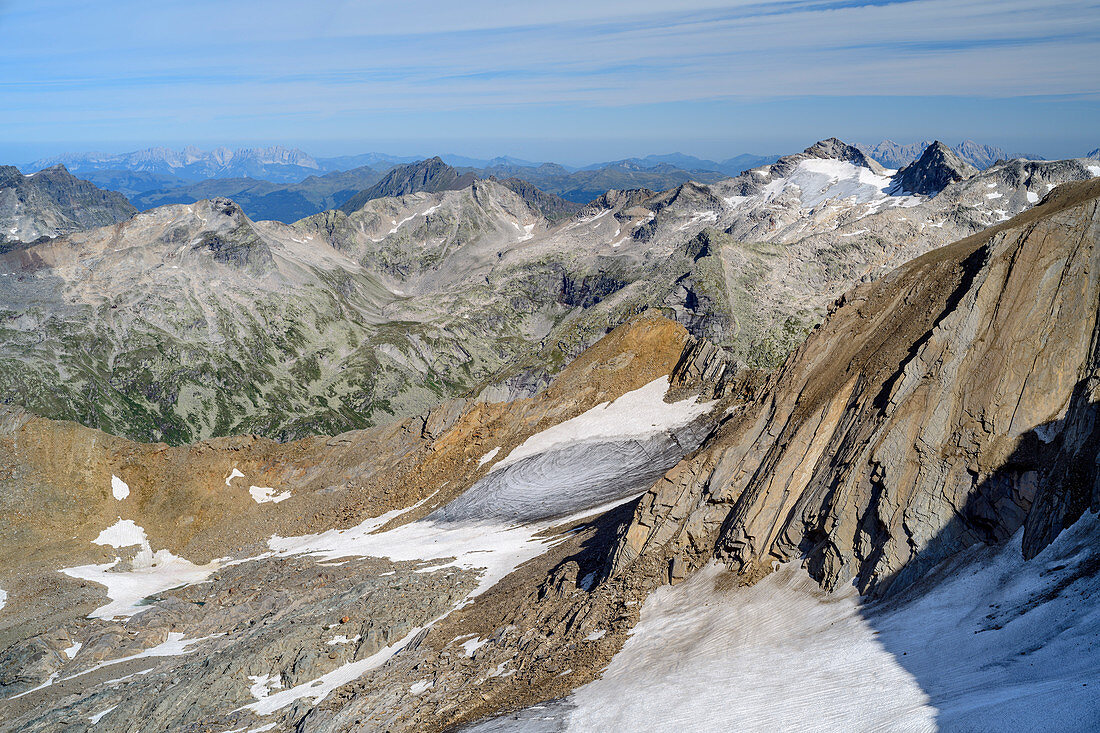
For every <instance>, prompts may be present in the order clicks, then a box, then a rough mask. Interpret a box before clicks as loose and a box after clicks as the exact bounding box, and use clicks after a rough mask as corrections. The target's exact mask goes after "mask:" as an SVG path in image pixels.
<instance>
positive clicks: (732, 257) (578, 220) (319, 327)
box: [0, 140, 1092, 443]
mask: <svg viewBox="0 0 1100 733" xmlns="http://www.w3.org/2000/svg"><path fill="white" fill-rule="evenodd" d="M1090 175H1092V174H1091V172H1090V170H1089V169H1088V168H1087V167H1086V165H1085V164H1084V163H1083V162H1082V161H1062V162H1049V163H1048V162H1024V161H1013V162H1010V163H1007V164H1004V165H1001V166H995V167H993V168H990V169H989V170H987V171H984V172H983V173H982V174H980V175H978V176H974V177H973V178H970V179H968V180H965V181H959V182H956V183H952V184H950V185H948V186H947V187H946V188H945V189H944V190H943V191H941V192H939V193H938V194H937V195H936V196H935V197H934V198H930V197H929V196H925V195H913V194H909V193H906V192H904V191H899V190H897V186H896V184H895V181H894V179H893V178H892V174H891V172H890V171H887V170H885V169H883V168H882V167H881V166H879V165H878V164H877V163H874V162H873V161H871V160H869V159H868V158H866V157H865V156H864V155H863V154H862V153H861V152H860V151H858V150H856V149H855V148H853V147H851V146H847V145H845V144H844V143H842V142H840V141H837V140H828V141H823V142H822V143H819V144H817V145H814V146H812V147H811V148H809V149H807V150H806V151H804V152H802V153H798V154H796V155H792V156H785V157H784V158H782V159H780V160H779V161H777V162H776V163H774V164H772V165H770V166H766V167H761V168H757V169H754V170H752V171H750V172H748V173H745V174H743V175H741V176H738V177H737V178H733V179H726V180H723V181H720V182H718V183H715V184H713V185H705V184H696V183H686V184H683V185H681V186H678V187H677V188H674V189H670V190H668V191H665V192H662V193H654V192H652V191H645V190H636V191H613V192H609V193H607V194H605V195H603V196H601V197H599V198H598V199H596V200H595V201H593V202H592V203H590V204H589V205H588V206H586V207H585V208H583V209H582V210H581V211H580V212H578V213H576V214H574V215H572V216H566V217H565V218H557V217H556V218H554V219H553V220H551V219H550V218H548V216H547V215H546V214H545V213H544V211H543V208H542V207H543V206H544V205H545V202H540V201H539V200H538V199H537V197H533V196H531V195H530V192H524V191H523V190H522V188H521V193H519V194H517V192H516V191H515V190H514V189H512V188H509V187H508V186H506V185H502V184H501V183H498V182H495V181H475V182H474V183H472V184H470V185H468V186H467V187H465V188H461V189H455V190H441V191H436V192H416V193H411V194H407V195H403V196H398V197H383V198H378V199H372V200H370V201H367V202H366V203H365V204H363V205H362V207H361V208H358V209H356V210H354V211H351V213H347V212H344V211H328V212H324V213H321V214H317V215H315V216H312V217H309V218H307V219H304V220H302V221H299V222H297V223H295V224H294V225H290V226H287V225H282V224H279V223H277V222H253V221H251V220H250V219H249V218H248V217H247V216H245V215H244V214H243V212H241V210H240V209H239V207H236V206H235V205H231V204H228V203H227V202H224V201H218V202H214V203H211V202H199V203H196V204H191V205H186V206H172V207H164V208H161V209H154V210H151V211H148V212H144V213H142V214H140V215H138V216H136V217H134V218H133V219H132V220H130V221H128V222H125V223H124V224H122V225H121V228H119V229H115V228H111V229H100V230H94V231H91V232H87V233H83V234H80V235H72V236H70V237H69V238H67V239H62V240H59V241H58V242H57V243H56V244H53V245H51V246H49V247H46V248H44V249H41V250H39V249H37V248H31V249H30V250H27V251H26V252H24V253H22V254H20V255H18V256H14V255H11V256H8V257H7V258H4V259H0V303H4V304H6V305H5V308H6V310H4V311H3V312H2V314H7V315H8V317H9V323H10V324H11V325H10V329H11V332H10V337H9V338H8V339H7V340H6V341H5V342H4V343H3V344H0V383H2V384H3V386H4V390H5V392H6V393H7V394H9V395H12V397H11V398H10V399H11V401H12V402H14V403H16V404H22V405H24V406H26V407H28V408H30V409H32V410H34V411H36V412H39V413H40V414H44V415H47V416H49V417H54V418H66V419H73V420H77V421H80V422H83V423H85V424H87V425H91V426H94V427H100V428H103V429H107V430H109V431H111V432H117V433H120V434H123V435H127V436H130V437H134V438H141V439H160V440H166V441H168V442H172V443H180V442H186V441H188V440H194V439H200V438H206V437H211V436H217V435H226V434H231V433H234V432H241V431H249V432H255V433H260V434H264V435H267V436H269V437H276V438H281V439H287V438H294V437H302V436H305V435H309V434H314V433H318V432H337V431H339V430H344V429H351V428H354V427H362V426H365V425H371V424H378V423H379V422H383V421H387V420H392V419H394V418H396V417H402V416H406V415H409V414H414V413H416V412H418V411H420V410H422V409H424V407H425V406H427V405H428V404H430V403H431V402H433V401H435V400H438V399H442V398H444V397H449V396H456V395H462V394H481V395H483V396H484V397H486V398H492V399H501V398H508V397H516V396H526V395H530V394H532V393H533V392H534V391H536V390H538V389H540V388H541V387H543V386H544V385H545V384H546V383H547V381H548V380H549V378H550V377H551V376H552V375H553V374H554V373H556V372H557V371H558V370H560V369H561V367H562V366H563V365H564V364H566V363H568V362H569V361H570V360H571V359H573V358H575V357H576V356H577V355H578V354H579V353H581V352H582V351H583V350H584V349H585V348H587V347H588V346H590V345H591V344H593V343H595V341H596V340H598V339H599V338H600V337H601V336H602V335H603V334H604V333H606V330H607V329H608V328H609V327H613V326H615V325H618V324H620V323H623V322H625V321H626V320H628V319H629V318H630V317H631V316H632V315H634V314H635V313H638V312H640V311H643V310H645V309H647V308H661V309H663V310H664V312H666V313H668V314H669V315H671V316H672V317H674V318H675V319H676V320H678V321H679V322H680V323H682V324H684V325H685V326H686V327H688V328H689V329H690V330H691V331H692V332H693V333H694V334H696V335H698V336H705V337H707V338H709V339H711V340H712V341H714V342H716V343H717V344H719V345H721V346H722V347H723V348H726V349H728V350H729V351H730V352H731V353H732V354H734V356H735V358H736V359H737V361H738V364H739V365H740V366H741V367H747V368H762V369H773V368H775V367H776V366H778V364H780V363H781V362H782V361H783V359H784V358H786V356H787V354H788V353H789V352H790V351H791V350H792V349H793V348H794V347H795V346H797V344H798V343H799V342H800V341H801V340H802V338H803V337H804V335H805V334H806V333H807V331H808V330H809V329H811V328H812V327H813V326H814V325H816V324H817V323H819V322H820V320H821V319H822V318H823V317H824V315H825V312H826V309H827V307H828V304H829V303H830V302H831V301H832V300H833V299H834V298H835V297H836V296H838V295H839V294H840V293H842V292H843V291H844V290H846V289H848V288H849V287H851V285H852V284H854V283H855V282H858V281H860V280H864V279H870V278H873V277H876V276H878V275H879V274H882V273H884V272H887V271H889V270H890V269H893V268H895V267H897V266H899V265H900V264H902V263H903V262H905V261H906V260H908V259H910V258H912V257H915V256H917V255H920V254H922V253H924V252H927V251H928V250H930V249H933V248H935V247H938V246H941V245H943V244H946V243H948V242H950V241H953V240H954V239H958V238H961V237H965V236H969V235H971V234H974V233H976V232H978V231H981V230H982V229H984V228H986V227H988V226H990V225H992V224H995V223H997V222H999V221H1003V220H1004V219H1007V218H1009V217H1011V216H1013V215H1015V214H1016V213H1019V212H1021V211H1024V210H1026V209H1027V208H1030V207H1031V206H1033V205H1034V204H1035V203H1036V202H1038V201H1040V200H1041V198H1042V197H1043V196H1045V195H1046V194H1047V193H1048V192H1049V191H1050V189H1051V188H1053V187H1054V186H1056V185H1059V184H1061V183H1064V182H1067V181H1072V180H1081V179H1085V178H1088V177H1089V176H1090ZM219 212H221V213H219ZM547 213H550V212H547ZM116 250H117V252H116ZM4 273H6V274H4ZM32 299H33V300H34V302H35V304H36V305H35V308H36V310H35V311H33V312H30V313H28V312H27V304H28V303H30V302H31V300H32ZM303 324H305V325H303ZM43 339H44V341H43ZM150 343H157V344H158V347H157V349H156V351H153V352H150V351H148V350H147V349H146V348H145V346H144V345H145V344H150ZM46 385H53V386H51V387H50V388H47V387H46ZM135 392H140V394H142V395H143V397H142V398H141V399H134V398H133V396H132V395H133V394H134V393H135Z"/></svg>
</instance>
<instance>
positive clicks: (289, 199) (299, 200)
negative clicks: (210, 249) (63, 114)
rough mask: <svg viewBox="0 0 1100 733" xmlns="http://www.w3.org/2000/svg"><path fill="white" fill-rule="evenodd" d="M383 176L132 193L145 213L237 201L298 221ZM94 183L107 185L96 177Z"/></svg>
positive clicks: (219, 181) (216, 181)
mask: <svg viewBox="0 0 1100 733" xmlns="http://www.w3.org/2000/svg"><path fill="white" fill-rule="evenodd" d="M383 175H384V174H383V173H380V172H378V171H377V170H375V169H374V168H371V167H370V166H362V167H359V168H353V169H352V170H349V171H333V172H331V173H326V174H324V175H321V176H310V177H308V178H306V179H305V180H303V181H299V182H298V183H272V182H271V181H259V180H256V179H254V178H210V179H207V180H205V181H199V182H197V183H186V182H179V183H176V184H175V185H168V186H161V187H157V188H156V189H154V190H147V191H143V192H139V193H135V194H130V200H131V201H132V202H133V203H134V205H135V206H137V207H138V208H139V209H141V210H142V211H145V210H147V209H152V208H154V207H157V206H164V205H166V204H190V203H194V202H195V201H201V200H203V199H211V198H218V197H223V196H224V197H228V198H231V199H233V200H234V201H235V202H237V204H239V205H240V206H241V208H243V209H244V210H245V212H247V213H248V216H249V217H251V218H252V219H255V220H275V221H282V222H286V223H289V222H292V221H297V220H298V219H301V218H303V217H306V216H310V215H311V214H316V213H317V212H319V211H325V210H326V209H335V208H337V207H339V206H340V205H341V204H343V203H344V202H345V201H347V200H348V199H349V198H351V197H352V196H355V195H356V194H357V193H359V192H360V191H362V190H363V189H365V188H370V187H371V186H373V185H374V184H375V183H377V182H378V181H379V180H380V179H381V178H382V177H383ZM88 178H89V179H90V180H93V181H96V182H97V183H100V185H105V184H104V183H103V182H101V181H100V180H99V179H98V178H97V177H96V175H89V176H88Z"/></svg>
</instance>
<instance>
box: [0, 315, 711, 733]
mask: <svg viewBox="0 0 1100 733" xmlns="http://www.w3.org/2000/svg"><path fill="white" fill-rule="evenodd" d="M686 340H687V334H686V332H685V331H684V330H683V329H682V328H681V327H679V326H677V325H675V324H673V323H671V322H669V321H667V320H665V319H661V318H655V317H643V318H641V319H637V320H635V321H634V322H632V323H631V324H629V325H627V326H624V327H622V328H620V329H618V330H616V331H615V332H613V333H612V334H610V335H608V336H607V337H606V338H605V339H603V340H602V341H601V342H600V343H599V344H597V345H596V346H595V347H594V348H593V349H590V350H589V351H588V352H586V354H585V355H584V356H582V357H581V358H580V359H577V360H576V361H574V362H573V363H572V364H571V365H570V366H569V367H568V368H567V369H565V370H564V371H563V372H562V374H561V375H559V377H558V379H557V380H556V381H555V383H554V384H553V385H551V386H550V387H549V389H547V390H546V391H545V393H544V394H543V395H541V396H539V397H538V398H534V399H531V400H523V401H520V402H516V403H510V404H507V405H505V404H496V405H494V404H486V403H463V402H457V403H455V402H452V403H447V404H445V405H442V406H440V407H439V408H437V409H436V410H433V411H432V412H430V413H428V414H427V415H424V416H421V417H418V418H414V419H410V420H407V421H404V422H402V423H399V424H395V425H392V426H388V427H383V428H374V429H371V430H365V431H355V432H351V433H344V434H341V435H338V436H334V437H332V438H310V439H306V440H303V441H298V442H295V443H291V444H285V445H279V444H275V443H273V442H271V441H266V440H260V439H256V438H251V437H246V438H233V439H219V440H215V441H208V442H204V443H199V444H195V445H192V446H185V447H179V448H170V447H167V446H164V445H156V444H136V443H131V442H129V441H126V440H124V439H121V438H116V437H113V436H109V435H105V434H103V433H100V432H98V431H94V430H91V429H88V428H84V427H81V426H78V425H75V424H72V423H59V422H54V421H48V420H44V419H41V418H34V417H31V416H29V415H26V414H25V413H22V412H21V411H18V410H7V411H5V413H4V415H3V420H4V422H3V425H2V432H0V466H2V469H0V476H2V478H0V482H2V486H0V489H2V490H0V497H2V501H3V502H4V504H5V505H6V506H5V511H4V513H5V516H8V517H11V518H12V524H11V526H10V529H11V531H10V532H8V533H5V535H4V536H3V537H2V538H0V588H2V589H3V590H4V592H5V604H4V606H3V608H2V609H0V730H9V729H12V730H14V729H18V730H23V731H33V730H42V731H46V730H56V729H58V727H65V726H80V727H81V728H82V729H86V728H89V727H91V725H94V724H96V723H97V722H98V720H99V719H101V718H102V719H103V721H104V724H106V725H108V726H109V729H116V730H134V731H138V730H150V729H152V728H157V729H163V728H165V727H168V728H170V729H173V730H203V729H209V728H210V726H221V728H220V729H231V728H234V727H239V726H240V725H246V726H250V727H256V726H259V725H264V724H267V723H266V722H265V720H266V721H270V724H271V725H274V724H275V723H277V722H283V723H284V724H287V725H292V724H294V723H295V722H296V721H298V720H300V719H301V717H302V716H303V715H304V714H305V713H307V712H308V711H309V710H310V709H311V708H312V707H313V705H315V704H316V703H319V702H320V701H321V700H323V699H324V698H326V697H328V696H329V695H330V694H332V693H334V692H335V691H336V690H337V689H338V688H341V687H342V686H343V685H344V684H345V683H348V682H351V681H353V680H355V679H357V678H358V677H362V676H366V677H367V678H370V677H373V676H374V675H373V674H371V672H372V670H374V669H376V668H378V667H380V666H382V665H383V663H385V662H386V661H388V660H389V659H390V658H391V657H392V656H394V655H395V654H397V653H398V652H399V651H402V650H406V651H404V652H402V653H409V654H411V653H412V651H413V650H416V649H420V650H421V652H426V651H427V650H429V649H430V650H433V651H432V654H433V656H435V657H436V658H440V652H443V651H444V649H445V648H446V647H448V646H451V647H452V650H453V652H456V654H455V656H456V659H455V661H456V662H457V661H458V659H457V657H459V656H461V658H462V659H467V658H468V657H469V656H470V655H472V653H473V649H475V648H476V647H471V649H470V655H462V649H463V645H462V644H461V643H460V644H451V642H452V641H453V636H454V634H451V635H448V633H449V631H448V627H449V628H450V629H453V628H454V626H455V624H459V625H462V624H466V625H467V626H468V625H469V624H470V623H471V618H470V615H471V612H472V611H473V609H472V608H470V609H469V610H465V611H462V612H461V613H459V611H460V610H462V609H467V608H468V607H472V606H473V605H475V604H474V600H475V599H476V598H479V597H480V596H481V595H482V594H484V593H486V592H488V591H490V590H491V589H492V588H494V587H495V586H497V584H498V583H499V582H500V581H501V580H502V579H503V578H504V577H505V576H507V575H509V574H511V573H512V572H513V570H515V569H516V568H517V567H518V566H520V565H522V564H523V563H525V562H527V561H530V560H533V559H535V558H538V557H540V556H542V555H544V554H545V553H547V552H549V551H551V550H552V548H554V547H555V546H557V545H560V544H561V543H563V542H566V543H568V542H570V541H571V537H572V532H571V531H566V530H572V529H575V528H576V526H577V522H578V518H579V517H580V516H583V515H589V514H593V513H595V514H596V515H598V514H599V513H600V512H601V511H602V509H601V505H605V504H607V503H608V502H609V501H610V502H613V503H618V502H622V501H624V500H626V499H629V498H630V497H631V496H633V495H636V494H637V492H638V491H639V490H640V489H641V488H642V487H643V486H644V485H647V484H648V483H649V482H651V481H652V479H653V477H654V474H655V473H660V472H661V471H662V470H664V469H665V468H667V467H668V466H670V465H672V464H673V463H675V462H676V461H677V460H679V458H680V457H681V456H682V455H683V454H684V453H685V452H687V451H689V450H691V449H692V448H693V447H694V446H695V445H697V444H698V442H699V440H701V439H702V437H703V436H704V435H705V434H706V432H707V430H708V429H709V426H710V425H712V424H713V419H712V418H710V417H708V413H709V412H710V410H711V408H712V407H713V406H714V403H712V402H700V401H698V400H695V399H690V398H689V399H681V400H680V401H678V402H675V403H666V402H665V401H664V400H663V397H664V394H665V389H666V386H667V374H668V373H669V372H670V371H671V370H672V368H673V367H674V365H675V363H676V360H677V358H678V356H679V354H680V353H681V351H682V349H683V346H684V344H685V342H686ZM582 469H587V470H588V471H589V472H590V474H591V475H590V477H589V480H588V481H587V482H585V481H579V480H578V478H577V477H578V475H579V474H578V472H579V471H582ZM486 495H490V496H495V497H505V498H506V499H507V500H508V501H511V502H513V503H515V502H520V503H521V504H522V505H523V506H524V507H525V508H526V511H525V512H524V515H523V516H522V517H517V516H516V515H515V514H513V513H511V512H509V511H498V507H497V506H496V503H495V502H485V501H483V500H482V499H484V497H485V496H486ZM464 497H465V498H466V499H467V500H466V501H462V499H463V498H464ZM471 497H473V498H474V501H473V502H471V501H469V500H468V499H470V498H471ZM479 497H480V499H479ZM75 507H79V508H80V509H79V511H77V510H75ZM452 615H454V616H455V617H456V619H452V618H451V616H452ZM473 617H474V619H476V617H477V614H476V613H474V614H473ZM437 627H442V628H443V629H444V630H442V631H440V630H437ZM472 638H473V635H470V634H466V635H465V636H463V637H462V639H461V640H460V641H469V640H470V639H472ZM451 654H452V652H451V651H448V652H446V654H443V655H442V657H443V658H446V657H450V656H451ZM494 664H495V663H494ZM466 672H468V673H469V672H471V670H470V669H469V668H468V667H467V669H466ZM491 672H492V667H489V666H486V665H485V664H484V663H483V664H481V665H480V667H479V674H481V675H482V676H488V677H493V676H494V675H492V674H491ZM497 675H499V671H498V672H497ZM386 679H389V680H390V681H392V682H393V683H394V684H396V685H398V688H399V689H400V690H401V694H400V695H399V696H398V698H396V699H394V700H393V702H394V703H396V704H397V706H403V705H408V704H415V703H416V701H417V695H418V694H419V693H417V692H416V691H415V686H414V689H413V690H412V691H410V689H409V688H410V685H412V683H414V682H416V679H410V680H403V678H401V677H400V676H394V677H393V678H388V677H386ZM122 681H125V684H120V683H121V682H122ZM469 692H473V690H472V689H471V690H470V691H469ZM478 699H480V697H479V698H478ZM104 716H109V717H104ZM93 718H94V720H93Z"/></svg>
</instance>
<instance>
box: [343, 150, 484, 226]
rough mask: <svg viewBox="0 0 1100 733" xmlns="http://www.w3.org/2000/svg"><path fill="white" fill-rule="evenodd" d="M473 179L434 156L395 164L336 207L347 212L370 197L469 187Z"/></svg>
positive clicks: (359, 205)
mask: <svg viewBox="0 0 1100 733" xmlns="http://www.w3.org/2000/svg"><path fill="white" fill-rule="evenodd" d="M473 181H474V176H473V175H472V174H460V173H459V172H458V171H456V170H455V169H454V168H452V167H451V166H449V165H447V164H446V163H444V162H443V160H442V159H441V158H439V156H436V157H434V158H429V159H428V160H422V161H420V162H419V163H409V164H408V165H399V166H397V167H396V168H394V169H393V170H391V171H390V172H389V173H387V174H386V175H385V176H384V177H383V178H382V180H381V181H379V182H378V183H376V184H374V185H373V186H371V187H370V188H368V189H365V190H363V191H360V192H359V193H357V194H356V195H354V196H352V197H351V198H350V199H348V200H347V201H346V202H344V204H343V205H342V206H341V207H340V210H341V211H343V212H345V213H348V214H350V213H352V212H355V211H358V210H359V209H361V208H363V205H364V204H366V203H367V202H368V201H373V200H374V199H380V198H387V197H394V196H405V195H407V194H410V193H419V192H421V191H426V192H428V193H436V192H439V191H455V190H458V189H461V188H465V187H466V186H469V185H470V184H471V183H473Z"/></svg>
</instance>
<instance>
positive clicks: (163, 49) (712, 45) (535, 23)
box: [0, 0, 1100, 162]
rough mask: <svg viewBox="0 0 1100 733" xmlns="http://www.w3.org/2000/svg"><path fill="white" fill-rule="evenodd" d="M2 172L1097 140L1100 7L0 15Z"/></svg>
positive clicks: (551, 7)
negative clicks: (82, 153) (136, 160)
mask: <svg viewBox="0 0 1100 733" xmlns="http://www.w3.org/2000/svg"><path fill="white" fill-rule="evenodd" d="M0 37H2V38H3V39H4V42H3V43H2V44H0V70H2V73H0V160H2V161H3V162H8V161H10V162H23V161H26V160H30V159H31V158H34V157H41V156H44V155H47V154H54V153H59V152H63V151H69V150H90V149H97V150H105V151H110V152H123V151H126V150H133V149H137V148H140V147H147V146H150V145H169V146H173V147H178V146H182V145H184V144H189V143H191V144H197V145H199V146H201V147H211V146H214V145H222V144H224V145H229V146H231V147H232V146H239V145H260V144H272V143H281V144H288V145H295V146H299V147H302V148H303V149H305V150H307V151H308V152H311V153H314V154H317V155H330V154H341V153H353V152H366V151H371V150H384V151H387V152H392V153H397V154H419V153H437V152H455V153H461V154H467V155H476V156H492V155H498V154H511V155H517V156H520V157H525V158H533V159H540V160H542V159H554V160H561V161H563V162H586V161H591V160H606V159H611V158H618V157H624V156H627V155H639V154H646V153H661V152H671V151H674V150H675V151H682V152H685V153H690V154H695V155H699V156H701V157H709V158H723V157H729V156H732V155H736V154H738V153H742V152H760V153H766V152H773V151H774V152H790V151H792V150H797V149H801V148H803V147H805V146H806V145H808V144H810V143H812V142H813V141H815V140H817V139H819V138H822V137H828V136H832V135H835V136H837V137H841V138H842V139H847V140H851V141H855V140H860V141H868V142H871V141H877V140H879V139H881V138H883V137H889V138H892V139H895V140H898V141H902V142H905V141H910V140H914V139H919V138H941V139H944V140H945V141H948V142H958V141H959V140H960V139H962V138H964V137H971V138H974V139H976V140H979V141H982V142H989V143H993V144H998V145H1001V146H1004V147H1006V148H1009V149H1011V150H1012V151H1014V152H1033V153H1038V154H1041V155H1046V156H1048V157H1061V156H1070V155H1080V154H1083V153H1084V152H1087V151H1088V150H1091V149H1092V148H1095V147H1097V146H1100V2H1086V1H1084V0H1027V1H1026V2H1025V1H1022V0H756V1H753V2H747V1H739V2H714V1H713V0H677V2H660V3H658V2H651V1H649V0H608V1H605V2H600V1H599V0H587V1H580V0H557V1H555V2H541V3H535V2H501V1H496V0H493V1H481V2H478V1H476V0H467V1H466V2H456V1H455V0H446V1H444V0H418V1H417V2H396V3H395V2H393V1H392V0H388V1H387V2H352V1H350V0H343V1H337V0H314V1H313V2H301V1H300V0H297V1H295V2H283V1H282V0H270V1H268V2H225V1H224V0H220V1H219V2H210V1H208V0H188V1H187V2H177V1H176V0H142V1H141V2H134V1H131V0H122V1H120V2H110V1H109V0H108V1H104V2H99V3H90V2H72V1H69V0H36V1H35V2H18V1H15V2H13V1H6V2H5V1H4V0H0Z"/></svg>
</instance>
